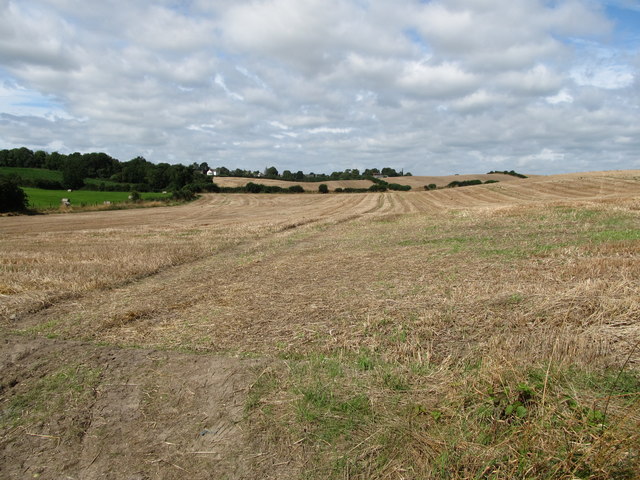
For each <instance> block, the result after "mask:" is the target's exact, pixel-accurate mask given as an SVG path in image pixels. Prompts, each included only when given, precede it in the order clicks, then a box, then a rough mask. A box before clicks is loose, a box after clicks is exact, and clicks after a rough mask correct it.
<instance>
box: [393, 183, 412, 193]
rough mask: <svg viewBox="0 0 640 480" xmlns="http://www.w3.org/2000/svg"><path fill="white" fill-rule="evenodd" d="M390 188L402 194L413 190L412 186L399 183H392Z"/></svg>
mask: <svg viewBox="0 0 640 480" xmlns="http://www.w3.org/2000/svg"><path fill="white" fill-rule="evenodd" d="M388 187H389V190H397V191H400V192H408V191H409V190H411V185H399V184H397V183H390V184H389V185H388Z"/></svg>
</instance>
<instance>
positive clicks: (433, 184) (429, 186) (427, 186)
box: [424, 183, 438, 190]
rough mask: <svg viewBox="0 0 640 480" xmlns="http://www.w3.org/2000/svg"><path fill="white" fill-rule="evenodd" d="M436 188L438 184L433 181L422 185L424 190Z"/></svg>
mask: <svg viewBox="0 0 640 480" xmlns="http://www.w3.org/2000/svg"><path fill="white" fill-rule="evenodd" d="M436 188H438V186H437V185H436V184H435V183H430V184H429V185H425V186H424V189H425V190H435V189H436Z"/></svg>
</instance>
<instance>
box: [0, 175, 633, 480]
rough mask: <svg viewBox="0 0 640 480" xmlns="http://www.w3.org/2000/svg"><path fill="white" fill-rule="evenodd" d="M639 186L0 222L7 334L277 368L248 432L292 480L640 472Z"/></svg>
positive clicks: (593, 178) (341, 198)
mask: <svg viewBox="0 0 640 480" xmlns="http://www.w3.org/2000/svg"><path fill="white" fill-rule="evenodd" d="M639 193H640V182H639V181H638V175H637V172H627V173H626V174H624V173H615V172H614V173H611V172H608V173H606V174H592V175H586V174H585V175H580V176H577V175H576V176H562V177H551V178H543V179H540V178H536V179H530V180H525V181H523V182H509V183H507V182H505V184H504V185H503V184H492V185H486V186H480V187H465V188H459V189H452V190H439V191H431V192H421V193H408V194H398V193H389V194H366V195H303V196H292V195H284V196H250V195H221V196H211V197H207V198H206V199H204V200H202V201H200V203H197V204H195V205H192V206H190V207H189V208H183V207H179V208H177V209H176V210H174V211H170V210H166V212H165V213H163V214H162V215H164V216H162V215H159V216H157V217H154V214H150V216H146V217H145V216H144V215H145V212H134V213H138V216H134V215H132V214H131V213H124V212H122V213H121V214H120V215H116V216H113V217H107V214H106V213H105V214H95V215H104V216H103V217H100V222H104V223H103V225H102V226H100V224H99V222H98V223H94V224H85V225H84V228H82V224H77V223H65V224H64V225H65V228H67V229H68V230H67V231H66V232H65V233H64V237H65V240H66V241H65V243H64V244H61V243H60V242H56V240H57V239H59V237H60V235H61V234H60V233H58V232H59V231H61V226H60V225H61V223H60V222H55V221H54V220H55V219H54V220H50V219H46V220H47V221H48V222H51V229H50V231H46V230H47V229H46V225H47V223H46V222H45V223H43V224H41V225H45V227H41V228H43V230H45V231H37V230H36V229H35V227H32V229H31V230H29V229H27V228H25V231H24V232H22V233H21V232H19V231H17V229H18V228H19V227H18V226H16V225H17V223H12V222H16V220H15V219H0V220H2V221H4V220H7V223H5V224H4V225H3V224H2V223H0V229H2V228H3V227H4V228H5V230H3V231H6V232H7V233H4V234H3V236H2V243H1V244H0V245H1V247H0V248H2V255H1V258H2V262H3V263H2V264H1V265H0V268H2V281H1V284H0V294H1V295H3V296H2V297H0V298H2V301H3V303H2V308H3V309H4V310H3V313H4V315H5V320H4V322H3V327H4V330H5V332H15V333H22V334H25V333H31V334H42V335H48V336H58V337H61V338H69V339H85V340H91V341H94V342H106V343H110V344H116V345H135V346H144V347H149V348H163V349H166V348H169V349H181V350H188V351H193V352H208V353H217V354H223V355H257V356H260V357H265V358H272V359H274V361H273V362H272V365H271V367H269V368H268V369H267V370H265V372H263V375H261V376H260V377H259V379H258V381H256V382H255V383H254V384H253V386H252V388H251V391H250V393H249V395H248V399H247V420H246V421H247V428H251V429H252V431H253V432H255V435H256V436H257V438H260V439H262V441H263V445H262V448H263V450H262V451H263V452H265V454H267V453H268V454H269V455H270V457H269V458H273V459H274V460H273V461H274V462H275V463H282V462H286V463H287V465H288V466H289V467H290V469H289V470H287V471H288V472H289V473H288V475H290V476H292V477H296V476H300V477H303V478H398V479H400V478H404V479H407V478H452V479H454V478H504V479H507V478H566V479H575V478H603V479H604V478H636V472H637V471H640V451H639V447H640V438H639V437H638V432H640V408H639V403H638V398H639V397H638V395H639V394H640V379H639V377H638V373H637V372H638V370H637V369H638V365H639V363H640V347H638V348H635V346H636V345H637V343H638V341H640V329H639V323H638V318H639V314H640V303H639V302H638V298H640V282H639V278H640V257H639V254H640V203H639V201H638V194H639ZM160 210H162V209H153V211H154V212H156V211H160ZM109 213H114V212H109ZM172 215H173V216H172ZM73 217H78V215H74V216H73ZM94 218H95V217H94ZM136 219H137V221H138V222H139V223H140V224H141V226H138V227H135V226H134V222H135V221H136ZM169 219H170V221H171V222H172V223H171V225H170V226H166V227H161V226H159V225H158V224H157V222H158V221H165V222H166V221H168V220H169ZM26 220H27V222H25V223H23V224H22V225H23V226H25V225H28V222H29V219H26ZM110 221H111V224H110V223H109V222H110ZM154 222H155V223H154ZM109 225H111V226H110V227H109ZM69 297H72V298H69ZM37 305H46V306H48V308H46V309H44V310H43V309H38V308H37ZM36 310H39V311H36ZM29 312H32V313H29ZM11 315H17V316H18V318H16V319H11V318H10V316H11ZM275 359H279V360H275ZM623 365H624V368H622V367H623ZM275 463H274V464H275Z"/></svg>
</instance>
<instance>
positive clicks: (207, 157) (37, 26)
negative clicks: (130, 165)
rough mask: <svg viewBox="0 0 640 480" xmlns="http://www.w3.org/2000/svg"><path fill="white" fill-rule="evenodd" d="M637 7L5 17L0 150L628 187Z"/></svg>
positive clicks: (67, 3)
mask: <svg viewBox="0 0 640 480" xmlns="http://www.w3.org/2000/svg"><path fill="white" fill-rule="evenodd" d="M639 68H640V1H639V0H431V1H419V0H251V1H249V0H247V1H245V0H156V1H151V0H136V1H129V0H0V148H13V147H19V146H27V147H29V148H31V149H34V150H35V149H43V150H46V151H59V152H63V153H71V152H74V151H80V152H90V151H104V152H107V153H109V154H110V155H112V156H114V157H116V158H118V159H120V160H122V161H126V160H129V159H131V158H133V157H136V156H138V155H142V156H144V157H145V158H147V160H150V161H153V162H156V163H158V162H169V163H185V164H188V163H192V162H194V161H195V162H198V163H200V162H203V161H206V162H208V163H209V164H210V165H212V166H220V165H225V166H227V167H229V168H236V167H241V168H249V169H252V170H263V169H264V168H265V167H266V166H271V165H274V166H276V167H277V168H278V169H279V170H280V171H282V170H285V169H289V170H293V171H297V170H304V171H305V172H311V171H314V172H326V173H330V172H331V171H334V170H344V169H346V168H360V169H362V168H366V167H378V168H381V167H384V166H391V167H394V168H397V169H401V168H404V170H405V171H411V172H412V173H413V174H414V175H418V174H422V175H446V174H451V173H484V172H486V171H489V170H494V169H497V170H503V169H508V170H511V169H515V170H517V171H522V172H526V173H539V174H551V173H561V172H571V171H586V170H610V169H629V168H640V75H639Z"/></svg>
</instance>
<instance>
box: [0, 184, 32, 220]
mask: <svg viewBox="0 0 640 480" xmlns="http://www.w3.org/2000/svg"><path fill="white" fill-rule="evenodd" d="M26 209H27V195H26V194H25V193H24V190H22V189H21V188H20V187H19V186H18V183H17V182H16V181H14V180H12V179H10V178H8V177H0V212H21V211H23V210H26Z"/></svg>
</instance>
